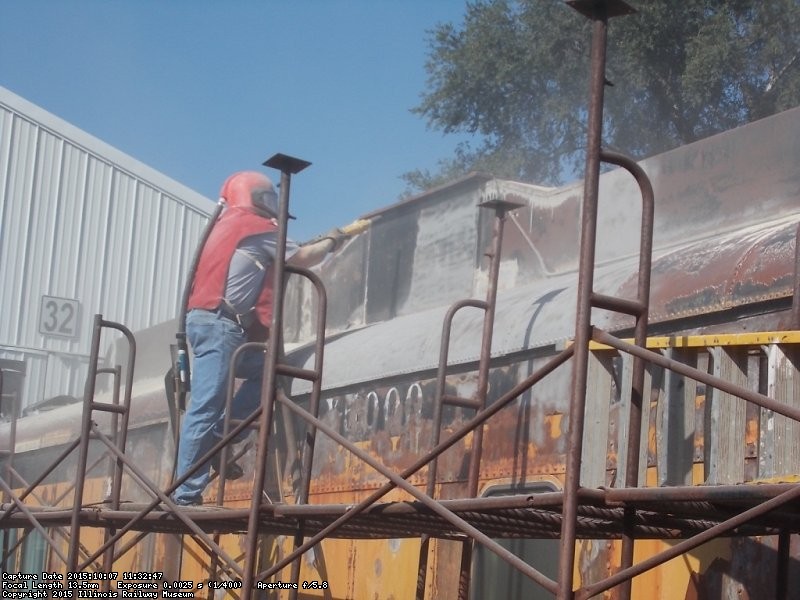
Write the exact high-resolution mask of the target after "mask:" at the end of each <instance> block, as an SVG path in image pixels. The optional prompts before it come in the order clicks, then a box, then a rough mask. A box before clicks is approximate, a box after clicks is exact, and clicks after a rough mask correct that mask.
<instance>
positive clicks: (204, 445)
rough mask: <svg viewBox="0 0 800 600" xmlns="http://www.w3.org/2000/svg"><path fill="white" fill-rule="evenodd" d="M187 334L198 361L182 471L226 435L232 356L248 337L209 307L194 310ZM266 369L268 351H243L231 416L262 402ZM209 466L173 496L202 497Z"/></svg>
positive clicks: (187, 500) (182, 500)
mask: <svg viewBox="0 0 800 600" xmlns="http://www.w3.org/2000/svg"><path fill="white" fill-rule="evenodd" d="M186 335H187V337H188V339H189V343H190V344H191V347H192V354H193V355H194V361H193V363H192V392H191V397H190V400H189V406H188V408H187V410H186V415H185V416H184V419H183V425H182V426H181V437H180V442H179V444H178V466H177V476H178V477H181V476H182V475H183V474H184V473H186V472H187V471H188V470H189V468H190V467H191V466H192V465H193V464H195V463H196V462H197V461H198V460H199V459H200V458H201V457H202V456H203V455H204V454H205V453H206V452H208V451H209V450H210V449H211V447H212V446H214V445H215V444H216V443H217V442H218V441H219V439H220V438H221V437H222V434H223V424H224V414H223V413H224V410H225V396H226V394H227V390H228V387H227V386H228V371H229V369H230V362H231V358H232V357H233V353H234V351H235V350H236V349H237V348H238V347H239V346H241V345H242V344H244V343H245V342H246V341H247V335H246V334H245V332H244V330H243V329H242V328H241V327H240V326H239V324H238V323H235V322H234V321H232V320H230V319H228V318H226V317H223V316H221V315H219V314H217V313H216V312H211V311H207V310H192V311H190V312H189V314H188V315H187V316H186ZM263 370H264V353H263V352H260V351H248V352H244V353H243V354H240V355H239V358H238V360H237V364H236V371H235V375H236V377H237V378H242V379H244V380H245V381H244V382H242V384H241V386H240V387H239V390H238V391H237V392H236V395H235V396H234V398H233V404H232V406H231V418H232V419H244V418H246V417H247V416H249V415H251V414H252V413H253V411H255V410H256V408H258V406H259V404H260V401H261V379H262V377H263ZM245 435H246V434H245ZM243 437H245V436H242V438H243ZM209 469H210V462H209V461H207V462H206V464H204V465H203V466H202V467H200V469H198V470H197V471H195V473H194V474H193V475H192V476H191V477H189V478H188V479H187V480H186V481H185V482H183V483H182V484H181V485H180V486H178V488H177V489H176V490H175V492H174V493H173V494H172V498H173V500H175V502H177V503H178V504H192V503H199V502H201V501H202V494H203V490H204V489H205V487H206V486H207V485H208V482H209V480H210V473H209Z"/></svg>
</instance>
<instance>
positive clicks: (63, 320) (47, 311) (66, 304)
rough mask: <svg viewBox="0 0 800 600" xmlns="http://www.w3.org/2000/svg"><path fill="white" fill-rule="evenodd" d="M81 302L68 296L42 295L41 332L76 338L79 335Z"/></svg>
mask: <svg viewBox="0 0 800 600" xmlns="http://www.w3.org/2000/svg"><path fill="white" fill-rule="evenodd" d="M79 309H80V303H79V302H78V301H77V300H70V299H68V298H56V297H55V296H42V307H41V310H40V311H39V333H41V334H44V335H56V336H59V337H68V338H74V337H77V336H78V314H79Z"/></svg>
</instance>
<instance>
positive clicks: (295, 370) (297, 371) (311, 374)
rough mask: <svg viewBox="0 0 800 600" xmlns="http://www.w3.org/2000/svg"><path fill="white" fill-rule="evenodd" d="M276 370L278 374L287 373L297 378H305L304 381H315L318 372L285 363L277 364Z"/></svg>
mask: <svg viewBox="0 0 800 600" xmlns="http://www.w3.org/2000/svg"><path fill="white" fill-rule="evenodd" d="M276 370H277V372H278V373H279V374H280V375H289V376H291V377H295V378H297V379H305V380H306V381H317V380H318V379H319V378H320V374H319V372H317V371H314V370H312V369H301V368H300V367H293V366H291V365H287V364H280V363H279V364H278V365H277V366H276Z"/></svg>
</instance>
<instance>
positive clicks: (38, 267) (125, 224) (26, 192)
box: [0, 87, 214, 412]
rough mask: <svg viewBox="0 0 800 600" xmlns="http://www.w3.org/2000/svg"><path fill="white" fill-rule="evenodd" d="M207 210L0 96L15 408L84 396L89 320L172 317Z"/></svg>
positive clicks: (0, 306)
mask: <svg viewBox="0 0 800 600" xmlns="http://www.w3.org/2000/svg"><path fill="white" fill-rule="evenodd" d="M213 207H214V206H213V204H212V202H211V201H209V200H208V199H206V198H204V197H203V196H201V195H200V194H198V193H196V192H194V191H192V190H190V189H188V188H186V187H184V186H183V185H180V184H179V183H177V182H175V181H173V180H171V179H169V178H168V177H166V176H164V175H163V174H160V173H158V172H157V171H155V170H153V169H151V168H149V167H147V166H145V165H143V164H142V163H140V162H138V161H136V160H134V159H133V158H131V157H129V156H127V155H125V154H123V153H122V152H119V151H118V150H115V149H114V148H112V147H111V146H109V145H107V144H105V143H103V142H101V141H100V140H98V139H96V138H93V137H92V136H90V135H88V134H87V133H85V132H83V131H81V130H79V129H77V128H75V127H73V126H71V125H69V124H68V123H66V122H64V121H62V120H61V119H59V118H57V117H55V116H53V115H51V114H49V113H47V112H46V111H44V110H42V109H40V108H39V107H37V106H35V105H33V104H31V103H29V102H27V101H25V100H24V99H22V98H20V97H18V96H16V95H15V94H13V93H11V92H10V91H8V90H6V89H4V88H1V87H0V311H1V312H2V315H3V316H2V319H0V361H1V362H0V366H3V368H4V370H6V371H7V372H11V373H12V375H13V374H14V373H13V372H14V371H19V370H21V371H22V381H21V389H22V392H21V396H22V398H21V405H22V407H23V408H25V407H30V406H34V405H36V404H38V403H40V402H42V401H46V400H48V399H52V398H54V397H58V396H63V395H67V396H78V397H80V396H81V395H82V391H83V385H84V381H85V376H86V361H87V358H88V354H89V349H90V341H91V329H92V321H93V316H94V315H95V314H96V313H101V314H102V315H103V317H104V318H105V319H107V320H111V321H116V322H120V323H123V324H124V325H125V326H127V327H129V328H130V329H132V330H134V331H136V330H138V329H142V328H145V327H149V326H151V325H154V324H156V323H160V322H163V321H166V320H168V319H172V318H174V317H175V314H176V312H177V306H178V303H179V299H180V294H181V290H182V285H183V280H184V275H185V270H186V269H187V268H188V263H189V262H190V261H191V256H192V253H193V252H194V248H195V246H196V244H197V241H198V239H199V237H200V235H201V233H202V230H203V228H204V226H205V223H206V222H207V218H208V215H209V214H210V213H211V212H212V210H213ZM111 341H112V340H110V339H109V342H111ZM104 343H105V341H104ZM102 351H103V350H102V349H101V352H102ZM6 380H7V381H6V383H7V385H8V384H9V383H10V384H11V385H15V384H16V382H15V381H14V378H13V377H12V378H9V377H6ZM6 391H7V390H6ZM4 395H5V394H4ZM4 410H6V412H7V410H8V406H6V407H4Z"/></svg>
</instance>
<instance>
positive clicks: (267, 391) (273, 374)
mask: <svg viewBox="0 0 800 600" xmlns="http://www.w3.org/2000/svg"><path fill="white" fill-rule="evenodd" d="M310 164H311V163H310V162H307V161H305V160H300V159H298V158H293V157H291V156H287V155H285V154H276V155H274V156H272V157H271V158H269V159H268V160H267V161H265V162H264V165H265V166H267V167H271V168H274V169H278V170H279V171H280V172H281V184H280V214H279V216H278V244H277V248H276V250H275V252H276V259H275V264H274V269H273V284H272V285H273V288H272V289H273V297H274V298H277V299H280V298H283V284H284V278H285V270H286V263H285V255H286V239H287V224H288V221H289V189H290V186H291V178H292V175H294V174H296V173H299V172H300V171H302V170H303V169H305V168H306V167H308V166H309V165H310ZM282 326H283V303H282V302H280V301H276V302H275V303H274V305H273V307H272V323H271V326H270V330H269V348H268V351H267V355H266V359H265V361H264V378H263V383H262V388H261V415H260V417H259V427H258V452H257V454H256V465H255V477H254V482H253V500H252V504H251V505H250V514H249V517H248V522H247V537H246V541H245V568H244V573H243V580H242V588H243V589H242V600H250V599H251V598H252V593H253V587H254V583H255V582H254V577H255V573H256V562H257V558H258V529H259V527H258V520H259V513H260V509H261V501H262V497H263V494H264V479H265V477H264V475H265V470H266V464H267V446H268V445H269V433H270V427H271V423H272V414H273V411H274V408H275V396H276V389H275V384H276V381H277V367H278V352H277V349H278V344H279V343H280V336H281V329H282Z"/></svg>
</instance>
